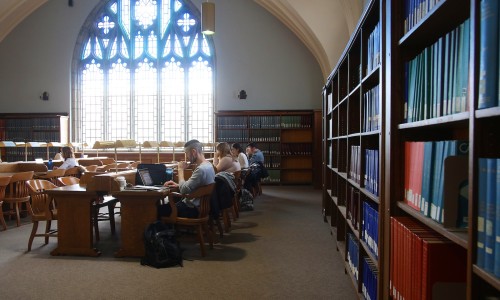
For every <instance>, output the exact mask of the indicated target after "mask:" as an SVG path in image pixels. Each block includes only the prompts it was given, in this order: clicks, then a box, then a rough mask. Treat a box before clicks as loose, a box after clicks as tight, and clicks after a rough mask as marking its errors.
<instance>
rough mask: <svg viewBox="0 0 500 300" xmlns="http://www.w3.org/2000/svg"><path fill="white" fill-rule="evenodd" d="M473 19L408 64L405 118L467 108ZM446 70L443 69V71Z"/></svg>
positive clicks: (405, 74) (439, 114)
mask: <svg viewBox="0 0 500 300" xmlns="http://www.w3.org/2000/svg"><path fill="white" fill-rule="evenodd" d="M469 40H470V21H469V20H468V19H467V20H466V21H464V22H463V23H462V24H460V25H459V26H458V27H457V28H455V29H454V30H452V31H451V32H449V33H448V34H446V35H445V36H443V37H441V38H439V39H438V40H437V41H436V42H434V43H433V44H432V45H431V46H429V47H427V48H425V49H424V50H423V51H422V52H421V53H420V54H418V55H417V56H416V57H415V58H413V59H411V60H409V61H408V62H406V63H405V66H404V76H405V81H404V92H405V97H404V99H405V100H404V101H405V103H404V111H403V113H404V116H403V118H404V121H405V122H407V123H411V122H415V121H421V120H426V119H431V118H436V117H441V116H445V115H450V114H455V113H460V112H465V111H467V110H468V109H469V108H468V105H467V97H466V96H467V92H468V77H469V43H470V42H469ZM442 70H443V71H442Z"/></svg>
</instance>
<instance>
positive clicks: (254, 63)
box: [0, 0, 324, 113]
mask: <svg viewBox="0 0 500 300" xmlns="http://www.w3.org/2000/svg"><path fill="white" fill-rule="evenodd" d="M98 2H99V0H85V1H74V7H68V5H67V3H68V1H67V0H50V1H48V2H47V3H46V4H44V5H42V6H41V7H40V8H39V9H38V10H36V11H35V12H34V13H33V14H31V15H30V16H28V17H27V18H26V19H25V20H24V21H23V22H22V23H21V24H19V26H17V27H16V28H15V29H14V30H13V31H12V32H11V33H10V34H9V35H8V36H7V37H6V38H5V39H4V40H3V41H2V42H1V43H0V112H1V113H15V112H68V113H69V112H70V90H71V81H70V78H71V76H70V72H71V61H72V59H73V58H72V55H73V50H74V46H75V41H76V38H77V35H78V33H79V31H80V27H81V24H82V23H83V22H84V20H85V19H86V17H87V16H88V14H89V13H90V12H91V10H92V9H93V8H94V6H95V5H96V4H97V3H98ZM193 2H194V3H195V4H196V6H197V7H200V3H201V0H195V1H193ZM215 3H216V35H215V37H214V42H215V47H216V57H217V60H216V66H217V68H216V89H215V97H216V103H215V109H216V110H266V109H280V110H281V109H284V110H291V109H319V108H320V107H321V96H320V92H321V87H322V85H323V84H324V82H323V79H322V75H321V71H320V68H319V66H318V65H317V62H316V60H315V59H314V58H313V56H312V55H311V53H310V52H309V51H308V50H307V49H306V47H305V46H304V45H303V44H302V43H301V42H300V41H299V40H298V39H297V38H296V37H295V36H294V35H293V34H292V33H291V32H290V31H289V30H288V29H287V28H286V27H285V26H284V25H283V24H282V23H281V22H279V21H278V20H277V19H275V18H274V17H273V16H272V15H271V14H269V13H268V12H267V11H266V10H264V9H263V8H262V7H260V6H259V5H257V4H256V3H255V2H253V1H250V0H217V1H215ZM240 89H245V90H246V91H247V94H248V99H247V100H244V101H243V100H239V99H238V98H237V97H236V92H237V91H238V90H240ZM43 91H48V92H49V93H50V100H49V101H42V100H40V99H39V96H40V95H41V94H42V92H43Z"/></svg>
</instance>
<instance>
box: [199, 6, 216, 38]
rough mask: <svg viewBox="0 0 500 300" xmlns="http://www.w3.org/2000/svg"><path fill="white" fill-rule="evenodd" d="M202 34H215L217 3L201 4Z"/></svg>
mask: <svg viewBox="0 0 500 300" xmlns="http://www.w3.org/2000/svg"><path fill="white" fill-rule="evenodd" d="M201 32H202V33H203V34H205V35H212V34H214V33H215V3H213V2H208V1H207V2H203V3H201Z"/></svg>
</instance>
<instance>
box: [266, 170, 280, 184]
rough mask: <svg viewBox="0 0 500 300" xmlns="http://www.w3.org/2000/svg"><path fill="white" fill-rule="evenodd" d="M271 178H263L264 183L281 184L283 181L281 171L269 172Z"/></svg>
mask: <svg viewBox="0 0 500 300" xmlns="http://www.w3.org/2000/svg"><path fill="white" fill-rule="evenodd" d="M267 172H268V173H269V176H268V177H266V178H262V182H275V183H276V182H280V181H281V172H280V170H267Z"/></svg>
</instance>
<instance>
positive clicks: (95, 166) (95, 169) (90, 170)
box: [85, 165, 99, 172]
mask: <svg viewBox="0 0 500 300" xmlns="http://www.w3.org/2000/svg"><path fill="white" fill-rule="evenodd" d="M98 167H99V166H98V165H90V166H86V167H85V169H86V170H87V172H96V171H97V168H98Z"/></svg>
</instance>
